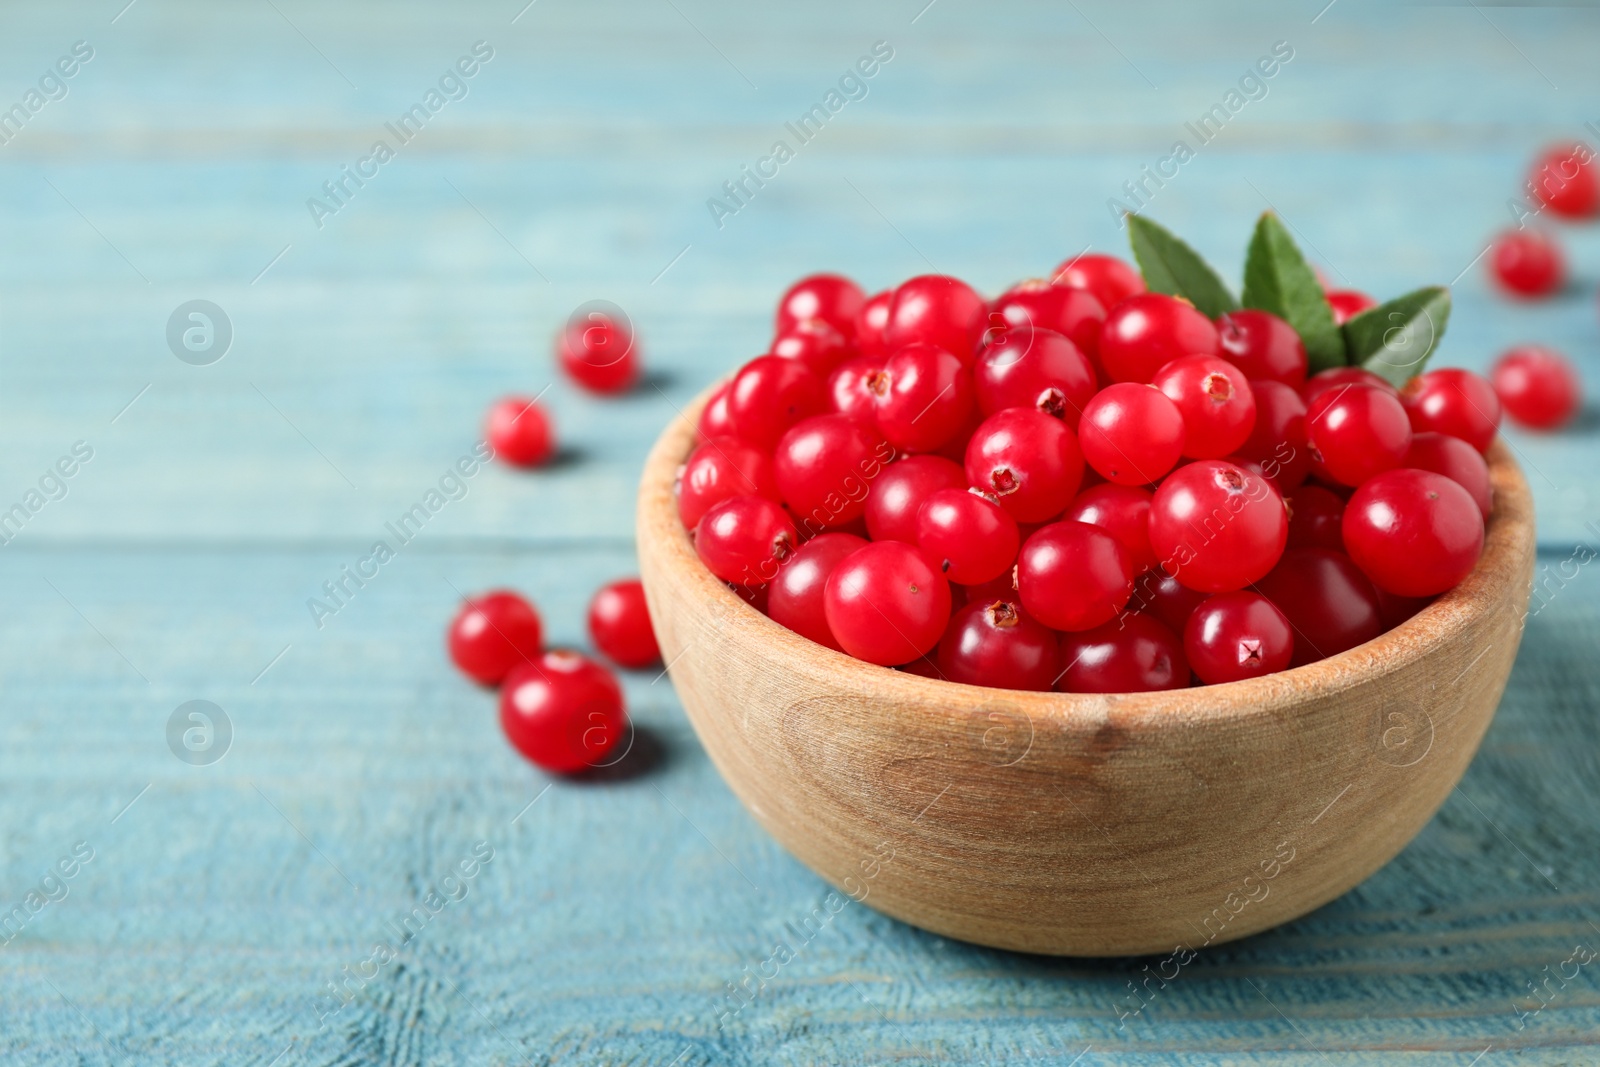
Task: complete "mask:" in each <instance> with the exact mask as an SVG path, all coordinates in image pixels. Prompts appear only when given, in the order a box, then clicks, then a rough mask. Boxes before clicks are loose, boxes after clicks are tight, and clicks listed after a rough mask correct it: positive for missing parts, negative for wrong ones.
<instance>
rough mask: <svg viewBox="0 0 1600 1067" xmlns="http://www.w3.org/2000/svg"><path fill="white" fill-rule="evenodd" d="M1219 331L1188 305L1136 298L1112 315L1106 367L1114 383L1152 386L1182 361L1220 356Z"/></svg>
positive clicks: (1156, 296)
mask: <svg viewBox="0 0 1600 1067" xmlns="http://www.w3.org/2000/svg"><path fill="white" fill-rule="evenodd" d="M1217 350H1218V349H1217V328H1216V327H1215V326H1213V325H1211V320H1210V319H1208V318H1206V317H1205V316H1204V315H1202V314H1200V312H1198V311H1196V310H1195V309H1194V305H1193V304H1190V303H1189V302H1188V301H1186V300H1179V299H1178V298H1177V297H1175V296H1167V295H1166V294H1164V293H1140V294H1139V295H1137V296H1130V297H1128V298H1127V299H1126V300H1124V301H1123V302H1122V303H1120V304H1118V305H1117V306H1116V307H1114V308H1112V309H1111V310H1110V311H1109V312H1107V313H1106V321H1105V325H1104V326H1102V327H1101V328H1100V351H1099V357H1100V366H1101V368H1102V369H1103V370H1104V371H1105V372H1106V374H1107V375H1108V376H1109V377H1110V378H1111V380H1112V381H1114V382H1139V383H1146V382H1149V381H1150V380H1151V379H1153V378H1154V377H1155V376H1156V371H1158V370H1160V369H1161V368H1162V367H1164V366H1165V365H1167V364H1168V363H1171V362H1172V361H1173V360H1175V359H1177V358H1179V357H1180V356H1214V355H1216V354H1217Z"/></svg>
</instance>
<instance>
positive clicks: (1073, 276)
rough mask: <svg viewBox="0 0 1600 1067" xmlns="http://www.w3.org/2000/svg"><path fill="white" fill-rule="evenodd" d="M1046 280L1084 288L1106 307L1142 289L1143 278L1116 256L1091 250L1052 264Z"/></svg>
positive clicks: (1112, 306)
mask: <svg viewBox="0 0 1600 1067" xmlns="http://www.w3.org/2000/svg"><path fill="white" fill-rule="evenodd" d="M1050 280H1051V281H1052V282H1054V283H1055V284H1056V285H1064V286H1069V287H1071V288H1073V289H1087V290H1088V291H1089V292H1090V293H1092V294H1094V298H1095V299H1096V300H1098V301H1100V303H1101V305H1102V306H1103V307H1104V308H1105V309H1106V310H1107V311H1110V310H1111V309H1112V308H1114V307H1116V306H1117V305H1118V304H1120V303H1122V301H1124V300H1126V299H1127V298H1128V297H1130V296H1133V295H1135V294H1136V293H1142V292H1144V279H1143V278H1141V277H1140V276H1139V272H1138V271H1136V270H1134V269H1133V268H1132V267H1130V266H1128V264H1126V263H1124V262H1123V261H1122V260H1120V259H1118V258H1117V257H1116V256H1104V255H1100V254H1098V253H1092V252H1091V253H1088V254H1085V255H1081V256H1074V257H1073V258H1071V259H1069V260H1067V261H1066V262H1065V263H1063V264H1061V266H1059V267H1057V268H1056V272H1055V274H1054V275H1052V276H1051V279H1050Z"/></svg>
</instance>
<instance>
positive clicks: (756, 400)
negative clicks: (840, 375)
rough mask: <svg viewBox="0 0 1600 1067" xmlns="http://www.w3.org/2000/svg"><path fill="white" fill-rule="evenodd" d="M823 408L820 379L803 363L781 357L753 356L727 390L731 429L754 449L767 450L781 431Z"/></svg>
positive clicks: (824, 407) (824, 400)
mask: <svg viewBox="0 0 1600 1067" xmlns="http://www.w3.org/2000/svg"><path fill="white" fill-rule="evenodd" d="M827 406H828V404H827V398H826V394H825V392H824V390H823V386H822V380H821V379H820V378H818V377H817V375H816V374H815V373H814V372H813V371H812V370H811V369H810V368H809V367H807V366H806V365H805V364H804V363H800V362H798V361H796V360H792V359H784V358H783V357H782V356H757V357H756V358H755V359H752V360H751V361H750V362H749V363H746V364H745V365H744V367H743V368H741V369H740V371H739V373H738V374H736V375H734V378H733V383H732V384H731V385H730V386H729V388H728V416H729V418H730V419H731V421H732V422H733V426H734V429H735V430H736V431H737V432H738V434H739V436H740V437H741V438H742V439H744V440H745V441H748V442H749V443H750V444H752V445H755V446H757V447H758V448H771V447H772V446H773V445H775V444H777V443H778V438H780V437H782V436H783V432H784V431H785V430H787V429H788V428H789V427H791V426H793V425H794V424H795V423H797V422H799V421H800V420H801V419H804V418H807V417H809V416H811V415H820V414H822V412H823V411H825V410H827Z"/></svg>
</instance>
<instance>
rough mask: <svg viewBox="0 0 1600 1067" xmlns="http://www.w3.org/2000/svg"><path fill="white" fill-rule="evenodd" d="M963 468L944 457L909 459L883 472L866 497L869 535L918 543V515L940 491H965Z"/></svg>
mask: <svg viewBox="0 0 1600 1067" xmlns="http://www.w3.org/2000/svg"><path fill="white" fill-rule="evenodd" d="M966 487H967V476H966V474H965V472H963V471H962V469H961V466H960V464H958V463H955V462H953V461H951V460H948V459H945V458H944V457H943V456H907V457H906V458H905V459H902V460H899V461H898V462H895V463H891V464H889V465H888V466H887V467H885V468H884V470H883V473H881V474H879V475H878V478H877V480H876V481H874V482H873V483H872V489H871V491H870V492H868V494H867V508H866V518H867V532H868V533H870V534H871V535H872V539H873V540H874V541H904V542H905V543H906V544H909V545H914V544H916V543H917V511H918V510H919V509H920V508H921V507H922V502H923V501H924V500H926V499H928V497H930V496H932V495H933V494H934V493H936V492H938V491H939V490H940V489H965V488H966Z"/></svg>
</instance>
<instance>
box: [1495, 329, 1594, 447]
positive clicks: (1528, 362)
mask: <svg viewBox="0 0 1600 1067" xmlns="http://www.w3.org/2000/svg"><path fill="white" fill-rule="evenodd" d="M1489 377H1490V380H1491V381H1492V382H1493V383H1494V391H1495V393H1496V394H1497V395H1498V396H1499V397H1500V403H1501V404H1503V405H1504V406H1505V411H1506V414H1507V415H1510V416H1511V418H1512V419H1513V420H1514V421H1516V422H1518V423H1520V424H1521V425H1523V426H1526V427H1528V428H1530V429H1534V430H1554V429H1556V428H1558V427H1560V426H1562V425H1564V424H1565V423H1566V422H1567V421H1568V420H1569V419H1571V418H1572V416H1573V415H1574V414H1576V413H1577V410H1578V407H1579V406H1580V405H1581V403H1582V392H1583V388H1582V386H1581V385H1580V384H1579V381H1578V372H1577V370H1576V369H1575V368H1574V367H1573V366H1572V364H1571V363H1570V362H1569V361H1568V360H1567V358H1566V357H1565V356H1563V355H1561V354H1560V353H1559V352H1556V351H1554V350H1552V349H1548V348H1540V347H1539V346H1537V345H1523V346H1521V347H1520V348H1513V349H1512V350H1511V351H1509V352H1507V353H1506V354H1505V355H1503V356H1501V357H1500V359H1499V360H1498V361H1497V362H1496V363H1495V365H1494V369H1493V370H1492V371H1490V374H1489Z"/></svg>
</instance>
